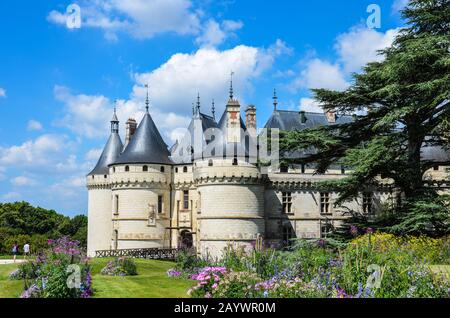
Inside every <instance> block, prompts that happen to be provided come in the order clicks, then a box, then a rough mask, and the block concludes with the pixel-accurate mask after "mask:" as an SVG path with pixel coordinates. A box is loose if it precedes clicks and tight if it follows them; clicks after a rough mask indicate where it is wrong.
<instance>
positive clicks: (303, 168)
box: [302, 164, 305, 173]
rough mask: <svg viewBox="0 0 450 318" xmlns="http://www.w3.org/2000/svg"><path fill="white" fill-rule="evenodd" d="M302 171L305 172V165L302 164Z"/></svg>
mask: <svg viewBox="0 0 450 318" xmlns="http://www.w3.org/2000/svg"><path fill="white" fill-rule="evenodd" d="M302 173H305V165H304V164H302Z"/></svg>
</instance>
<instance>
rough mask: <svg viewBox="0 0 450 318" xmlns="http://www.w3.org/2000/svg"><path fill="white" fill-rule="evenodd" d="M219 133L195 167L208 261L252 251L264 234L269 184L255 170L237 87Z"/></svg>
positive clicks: (201, 240) (252, 144)
mask: <svg viewBox="0 0 450 318" xmlns="http://www.w3.org/2000/svg"><path fill="white" fill-rule="evenodd" d="M217 128H218V129H216V132H215V134H214V139H213V140H211V142H210V143H209V145H208V148H209V149H210V150H211V149H213V150H212V151H208V152H210V154H208V153H203V155H202V158H196V160H195V162H194V179H195V182H196V184H197V186H198V192H199V196H200V206H201V208H200V214H199V215H198V216H197V219H198V222H199V233H198V238H199V252H200V253H201V254H202V256H203V257H220V256H221V255H222V253H223V250H224V248H226V247H227V246H228V245H230V244H231V245H235V246H241V247H244V248H246V249H248V248H252V246H254V243H255V241H256V239H257V238H258V237H259V236H262V237H264V234H265V220H264V179H263V177H262V175H261V174H260V172H259V170H258V168H257V167H256V165H255V164H254V163H256V154H255V153H256V144H255V140H254V138H253V137H252V136H251V135H250V134H249V133H248V132H247V128H246V126H245V124H244V122H243V120H242V118H241V116H240V105H239V102H238V101H237V100H235V99H234V98H233V91H232V86H231V88H230V100H229V101H228V103H227V106H226V109H225V112H224V114H223V115H222V117H221V119H220V121H219V123H218V127H217ZM253 148H254V149H253Z"/></svg>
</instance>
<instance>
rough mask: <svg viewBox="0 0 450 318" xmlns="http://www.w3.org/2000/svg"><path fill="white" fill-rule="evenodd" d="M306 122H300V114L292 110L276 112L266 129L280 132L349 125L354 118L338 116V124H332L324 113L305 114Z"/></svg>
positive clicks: (268, 121)
mask: <svg viewBox="0 0 450 318" xmlns="http://www.w3.org/2000/svg"><path fill="white" fill-rule="evenodd" d="M305 117H306V122H305V123H302V122H301V120H300V112H298V111H290V110H275V111H274V112H273V113H272V116H270V118H269V119H268V120H267V123H266V125H265V126H264V128H278V129H280V130H283V131H286V130H294V129H299V130H302V129H306V128H313V127H316V126H327V125H339V124H345V123H349V122H351V121H352V120H353V118H352V116H348V115H346V116H336V122H335V123H330V122H328V120H327V116H326V115H325V114H324V113H312V112H305Z"/></svg>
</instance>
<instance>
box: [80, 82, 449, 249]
mask: <svg viewBox="0 0 450 318" xmlns="http://www.w3.org/2000/svg"><path fill="white" fill-rule="evenodd" d="M273 104H274V108H273V113H272V115H271V116H270V118H269V120H268V121H267V123H266V124H265V126H264V127H265V128H266V131H275V130H281V131H285V130H291V129H305V128H309V127H314V126H316V125H335V124H340V123H345V122H349V121H351V120H353V118H352V116H339V115H337V114H335V113H312V112H303V111H302V112H297V111H286V110H279V109H277V104H278V103H277V98H276V95H275V94H274V103H273ZM261 140H262V138H261V134H259V135H257V124H256V107H254V106H252V105H250V106H248V107H247V108H246V110H245V121H244V120H243V119H242V118H241V105H240V103H239V101H238V100H236V99H235V98H234V96H233V90H232V87H231V88H230V96H229V100H228V102H227V104H226V107H225V110H224V112H223V114H222V116H221V117H220V118H219V120H218V121H217V120H216V117H215V109H214V104H213V108H212V114H211V115H207V114H205V113H202V112H201V110H200V101H199V100H198V102H197V105H196V106H195V107H193V114H192V120H191V123H190V124H189V127H188V129H187V132H186V136H184V137H183V138H182V139H180V140H178V141H177V142H176V143H175V145H173V146H172V147H171V148H170V149H169V148H168V146H167V145H166V143H165V142H164V141H163V138H162V137H161V135H160V133H159V131H158V128H157V127H156V125H155V123H154V121H153V119H152V116H151V115H150V112H149V100H148V93H147V100H146V112H145V115H144V116H143V118H142V120H141V122H140V123H139V125H137V122H136V121H135V120H134V119H129V120H128V121H127V122H126V137H125V143H124V144H123V143H122V141H121V138H120V136H119V120H118V119H117V116H116V113H115V111H114V116H113V118H112V120H111V134H110V137H109V139H108V142H107V144H106V146H105V148H104V150H103V152H102V154H101V156H100V159H99V160H98V163H97V165H96V166H95V168H94V169H93V170H92V171H91V172H90V173H89V174H88V176H87V188H88V220H89V223H88V255H90V256H95V251H98V250H110V249H133V248H176V247H187V248H195V249H196V251H197V252H198V254H200V255H211V256H219V255H220V254H221V252H222V251H223V248H224V247H226V246H227V244H229V243H234V244H239V245H242V246H244V247H252V246H253V245H254V244H255V241H256V240H257V239H258V238H260V237H261V238H263V239H264V241H265V243H266V244H282V243H286V242H289V239H291V238H294V237H299V238H320V237H326V236H327V234H328V233H329V232H330V231H331V230H332V229H333V228H335V227H338V226H339V225H340V224H341V222H342V221H343V220H344V219H345V218H346V217H347V214H346V211H348V210H353V211H358V212H360V213H365V214H368V215H371V214H374V213H376V211H377V210H378V209H379V208H380V207H381V206H382V204H383V203H386V202H389V200H395V198H396V192H395V189H394V188H393V187H392V185H391V183H390V182H389V180H384V181H382V182H381V183H380V184H381V186H378V187H377V188H370V187H368V188H366V189H361V195H360V197H359V198H358V199H356V200H354V201H353V202H350V203H347V204H346V205H345V206H342V207H339V208H336V207H334V206H333V201H334V200H335V198H336V197H337V193H336V192H323V191H320V190H319V189H318V188H317V182H319V181H323V180H331V179H337V178H343V177H345V175H346V174H347V173H348V171H347V170H346V169H345V167H341V166H332V167H330V169H329V170H328V171H327V172H326V173H325V174H315V173H314V167H313V166H305V165H294V166H289V167H285V166H282V165H281V166H280V165H279V164H277V161H273V162H275V164H273V162H272V164H271V165H270V166H269V167H264V166H263V165H260V164H257V163H260V162H261V155H260V148H262V146H261V145H260V144H261ZM255 149H256V151H255ZM273 149H274V148H272V150H271V152H274V151H273ZM285 155H286V156H302V155H304V154H302V153H290V154H285ZM422 155H423V156H425V157H427V158H428V159H429V160H436V162H442V160H441V159H440V158H439V157H442V156H447V154H446V153H445V152H444V153H443V150H441V149H434V148H430V149H427V150H426V151H423V154H422ZM434 158H436V159H434ZM430 175H431V176H432V178H433V180H441V181H439V182H441V185H442V186H443V187H444V188H447V189H448V187H449V186H450V185H449V184H448V181H447V183H445V181H443V180H445V177H444V175H445V167H442V166H436V167H435V168H434V169H432V171H431V172H430ZM380 179H381V178H380ZM433 182H434V181H433Z"/></svg>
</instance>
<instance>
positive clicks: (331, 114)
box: [325, 110, 336, 123]
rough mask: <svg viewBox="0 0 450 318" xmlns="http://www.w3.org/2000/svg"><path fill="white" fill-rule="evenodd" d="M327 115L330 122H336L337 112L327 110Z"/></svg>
mask: <svg viewBox="0 0 450 318" xmlns="http://www.w3.org/2000/svg"><path fill="white" fill-rule="evenodd" d="M325 116H327V120H328V122H329V123H335V122H336V112H335V111H332V110H328V111H326V112H325Z"/></svg>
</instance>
